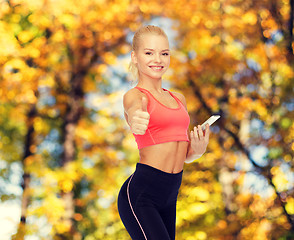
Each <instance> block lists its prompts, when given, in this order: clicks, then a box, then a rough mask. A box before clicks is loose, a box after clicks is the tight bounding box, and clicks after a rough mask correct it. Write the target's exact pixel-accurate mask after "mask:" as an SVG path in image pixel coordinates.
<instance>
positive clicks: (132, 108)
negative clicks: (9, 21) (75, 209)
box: [118, 26, 209, 240]
mask: <svg viewBox="0 0 294 240" xmlns="http://www.w3.org/2000/svg"><path fill="white" fill-rule="evenodd" d="M132 47H133V51H132V53H131V58H132V62H131V65H130V67H131V68H132V69H135V71H136V73H137V76H138V84H137V86H136V87H135V88H133V89H131V90H129V91H128V92H127V93H126V94H125V95H124V99H123V104H124V110H125V118H126V120H127V122H128V124H129V126H130V128H131V131H132V133H133V134H134V137H135V139H136V142H137V144H138V149H139V154H140V160H139V163H137V166H136V170H135V172H134V174H132V175H131V176H130V177H129V178H128V179H127V180H126V182H125V183H124V184H123V186H122V188H121V190H120V193H119V196H118V210H119V214H120V217H121V219H122V222H123V224H124V225H125V227H126V229H127V231H128V232H129V234H130V236H131V238H132V239H134V240H141V239H143V240H147V239H148V240H157V239H160V240H167V239H169V240H170V239H175V229H176V226H175V222H176V202H177V195H178V191H179V188H180V185H181V181H182V173H183V165H184V163H185V162H186V163H189V162H192V161H193V160H195V159H197V158H199V157H200V156H201V155H202V154H203V153H204V152H205V150H206V147H207V144H208V141H209V125H208V124H207V125H206V128H205V131H204V132H203V131H202V129H201V127H200V125H199V126H198V127H194V129H193V131H191V132H190V134H188V127H189V123H190V118H189V115H188V113H187V107H186V101H185V97H184V96H183V95H182V94H179V93H172V92H170V91H168V90H166V89H163V88H162V75H163V74H164V73H165V72H166V71H167V69H168V67H169V64H170V50H169V43H168V39H167V36H166V34H165V33H164V31H163V30H162V29H161V28H159V27H155V26H146V27H142V28H140V29H139V30H138V31H137V32H136V33H135V35H134V38H133V45H132ZM189 135H190V139H189Z"/></svg>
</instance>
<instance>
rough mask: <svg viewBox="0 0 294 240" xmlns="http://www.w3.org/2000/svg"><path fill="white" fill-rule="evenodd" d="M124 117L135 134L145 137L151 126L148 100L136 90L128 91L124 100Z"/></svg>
mask: <svg viewBox="0 0 294 240" xmlns="http://www.w3.org/2000/svg"><path fill="white" fill-rule="evenodd" d="M123 105H124V115H125V118H126V121H127V123H128V124H129V126H130V128H131V131H132V132H133V133H134V134H139V135H144V134H145V131H146V129H147V127H148V124H149V118H150V115H149V113H148V112H147V105H148V100H147V98H146V97H145V96H144V95H143V93H139V92H138V91H137V90H136V89H131V90H130V91H128V92H127V93H126V94H125V95H124V98H123Z"/></svg>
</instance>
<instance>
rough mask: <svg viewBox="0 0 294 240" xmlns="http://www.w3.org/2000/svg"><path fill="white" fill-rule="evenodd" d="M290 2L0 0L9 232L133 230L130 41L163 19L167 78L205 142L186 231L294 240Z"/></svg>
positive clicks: (101, 235)
mask: <svg viewBox="0 0 294 240" xmlns="http://www.w3.org/2000/svg"><path fill="white" fill-rule="evenodd" d="M293 9H294V1H293V0H258V1H256V0H244V1H242V0H218V1H217V0H148V1H143V0H0V73H1V74H0V195H1V200H0V240H8V239H13V240H22V239H25V240H37V239H42V240H51V239H54V240H69V239H73V240H81V239H84V240H95V239H104V240H113V239H122V240H125V239H129V237H128V234H127V233H126V230H125V229H124V227H123V225H122V223H121V221H120V219H119V215H118V212H117V207H116V198H117V194H118V191H119V189H120V187H121V184H122V183H123V182H124V181H125V179H126V178H127V177H128V176H129V175H130V174H131V173H132V172H133V171H134V168H135V164H136V162H137V161H138V151H137V149H136V144H135V141H134V139H133V136H132V135H131V133H130V131H129V128H128V126H127V124H126V122H125V120H124V118H123V108H122V96H123V94H124V93H125V92H126V91H127V90H128V89H130V88H131V87H132V86H133V85H132V84H131V82H132V79H131V77H130V75H129V73H128V64H129V61H130V51H131V48H130V42H131V40H132V36H133V34H134V31H135V30H136V29H138V28H139V27H140V26H142V25H146V24H153V25H157V26H160V27H162V28H163V29H164V30H165V31H166V32H167V34H168V37H169V40H170V45H171V50H172V56H171V66H170V69H169V71H168V73H167V74H166V75H165V80H164V87H166V88H169V89H171V90H172V91H180V92H182V93H183V94H184V95H185V97H186V100H187V104H188V110H189V113H190V116H191V127H192V126H193V125H195V124H199V123H202V122H204V121H205V120H206V119H207V118H208V117H209V116H210V115H212V114H213V113H219V114H220V115H221V116H222V117H221V119H220V120H218V121H217V122H216V123H215V124H214V126H213V127H212V128H211V129H212V134H211V138H210V143H209V146H208V150H207V153H206V154H205V155H204V156H203V157H201V158H200V159H199V160H197V161H196V162H194V163H193V164H189V165H185V168H184V177H183V183H182V187H181V189H180V193H179V201H178V215H177V238H176V239H177V240H206V239H207V240H234V239H240V240H243V239H244V240H246V239H250V240H267V239H278V240H288V239H294V187H293V185H294V169H293V168H294V162H293V150H294V143H293V139H294V123H293V110H294V96H293V79H294V71H293V69H294V55H293V48H294V41H293V40H294V37H293Z"/></svg>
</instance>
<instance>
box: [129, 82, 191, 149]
mask: <svg viewBox="0 0 294 240" xmlns="http://www.w3.org/2000/svg"><path fill="white" fill-rule="evenodd" d="M135 88H137V89H138V90H140V91H141V92H143V93H145V94H146V95H147V97H148V106H147V111H148V113H149V114H150V119H149V125H148V128H147V130H146V132H145V134H144V135H136V134H134V137H135V140H136V142H137V144H138V148H139V149H141V148H144V147H147V146H151V145H155V144H159V143H165V142H175V141H187V142H189V137H188V134H187V130H188V127H189V124H190V117H189V114H188V112H187V110H186V108H185V106H184V105H183V103H182V102H181V101H180V100H179V99H178V98H177V97H176V96H175V95H173V94H172V93H171V92H170V91H168V90H166V89H163V90H164V91H168V92H169V93H170V95H171V96H172V97H173V98H174V99H175V100H176V101H177V103H178V107H177V108H169V107H167V106H165V105H163V104H162V103H160V102H159V101H158V100H157V99H156V98H155V97H154V96H153V95H152V94H151V93H150V92H149V91H148V90H146V89H144V88H140V87H135Z"/></svg>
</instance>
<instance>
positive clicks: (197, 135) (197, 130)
mask: <svg viewBox="0 0 294 240" xmlns="http://www.w3.org/2000/svg"><path fill="white" fill-rule="evenodd" d="M209 133H210V131H209V125H208V124H206V126H205V130H204V131H203V130H202V128H201V126H200V125H198V127H196V126H195V127H194V131H191V132H190V138H191V148H192V150H193V152H194V155H202V154H204V153H205V151H206V147H207V145H208V142H209Z"/></svg>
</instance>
